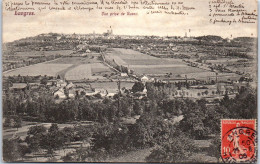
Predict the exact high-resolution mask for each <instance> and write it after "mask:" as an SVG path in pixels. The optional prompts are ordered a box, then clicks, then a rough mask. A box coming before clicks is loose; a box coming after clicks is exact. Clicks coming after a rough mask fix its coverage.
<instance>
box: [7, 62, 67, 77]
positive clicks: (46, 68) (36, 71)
mask: <svg viewBox="0 0 260 164" xmlns="http://www.w3.org/2000/svg"><path fill="white" fill-rule="evenodd" d="M70 66H72V64H47V63H39V64H34V65H30V66H26V67H22V68H17V69H14V70H10V71H7V72H3V76H18V75H21V76H27V75H28V76H38V75H42V76H44V75H47V76H56V75H57V73H58V72H60V71H62V70H64V69H66V68H68V67H70Z"/></svg>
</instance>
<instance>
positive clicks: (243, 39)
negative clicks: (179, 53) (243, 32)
mask: <svg viewBox="0 0 260 164" xmlns="http://www.w3.org/2000/svg"><path fill="white" fill-rule="evenodd" d="M233 41H236V42H257V38H254V37H237V38H234V39H233Z"/></svg>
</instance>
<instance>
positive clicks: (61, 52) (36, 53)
mask: <svg viewBox="0 0 260 164" xmlns="http://www.w3.org/2000/svg"><path fill="white" fill-rule="evenodd" d="M72 52H73V50H58V51H25V52H15V55H16V56H21V57H26V56H40V55H45V56H49V55H62V56H67V55H70V54H71V53H72Z"/></svg>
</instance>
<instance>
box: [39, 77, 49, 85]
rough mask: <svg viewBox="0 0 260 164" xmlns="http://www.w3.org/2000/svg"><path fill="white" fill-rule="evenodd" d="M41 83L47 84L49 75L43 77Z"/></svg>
mask: <svg viewBox="0 0 260 164" xmlns="http://www.w3.org/2000/svg"><path fill="white" fill-rule="evenodd" d="M40 83H41V84H43V85H46V84H47V83H48V79H47V77H43V78H42V79H41V81H40Z"/></svg>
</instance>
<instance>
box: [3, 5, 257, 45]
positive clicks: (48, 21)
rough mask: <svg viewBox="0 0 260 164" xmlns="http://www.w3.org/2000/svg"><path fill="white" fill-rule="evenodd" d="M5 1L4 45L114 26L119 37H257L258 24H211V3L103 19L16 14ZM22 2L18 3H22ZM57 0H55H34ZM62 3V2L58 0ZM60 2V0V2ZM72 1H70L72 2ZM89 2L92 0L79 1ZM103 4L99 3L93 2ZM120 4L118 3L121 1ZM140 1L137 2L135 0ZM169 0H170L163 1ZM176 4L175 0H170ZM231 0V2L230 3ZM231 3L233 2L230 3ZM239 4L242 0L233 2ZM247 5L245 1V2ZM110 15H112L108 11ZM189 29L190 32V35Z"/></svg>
mask: <svg viewBox="0 0 260 164" xmlns="http://www.w3.org/2000/svg"><path fill="white" fill-rule="evenodd" d="M14 1H18V0H4V2H3V35H2V36H3V42H10V41H14V40H17V39H21V38H25V37H30V36H36V35H38V34H41V33H49V32H54V33H64V34H72V33H76V34H87V33H93V32H94V31H95V33H103V32H105V31H106V30H107V29H109V27H110V26H112V29H113V33H114V34H116V35H157V36H167V35H168V36H184V35H185V32H187V33H188V36H202V35H219V36H222V37H224V38H226V37H231V35H232V36H233V37H240V36H254V37H257V24H231V25H228V24H220V23H218V24H212V23H210V22H209V19H210V18H209V8H208V5H209V3H208V2H209V0H197V1H196V2H195V1H194V0H183V1H184V5H185V6H189V7H194V8H195V10H190V11H189V15H187V16H180V15H168V14H146V12H144V10H138V11H135V10H122V11H120V12H129V11H130V12H137V13H138V15H137V16H102V14H101V13H102V11H108V10H102V11H101V10H93V11H91V12H88V11H75V10H72V11H69V10H65V11H45V12H44V11H42V12H39V11H37V12H35V15H33V16H25V17H24V16H20V15H15V14H14V11H7V10H6V9H5V2H14ZM23 1H24V0H19V1H18V2H23ZM33 1H37V2H40V1H44V2H46V1H49V2H52V1H55V0H33ZM56 1H59V0H56ZM60 1H61V0H60ZM69 1H71V0H69ZM77 1H85V2H86V1H90V0H77ZM91 1H100V0H91ZM118 1H119V0H118ZM136 1H138V0H136ZM164 1H167V0H164ZM168 1H169V2H174V1H176V0H171V1H170V0H168ZM227 1H228V0H227ZM229 1H230V0H229ZM233 1H235V2H236V3H239V2H241V3H242V2H243V1H242V0H233ZM244 2H245V1H244ZM244 5H245V7H246V8H247V9H249V10H250V11H254V10H255V11H256V12H257V4H256V0H247V3H246V4H244ZM109 12H113V10H112V11H109ZM115 12H116V11H115ZM189 29H190V33H189Z"/></svg>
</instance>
